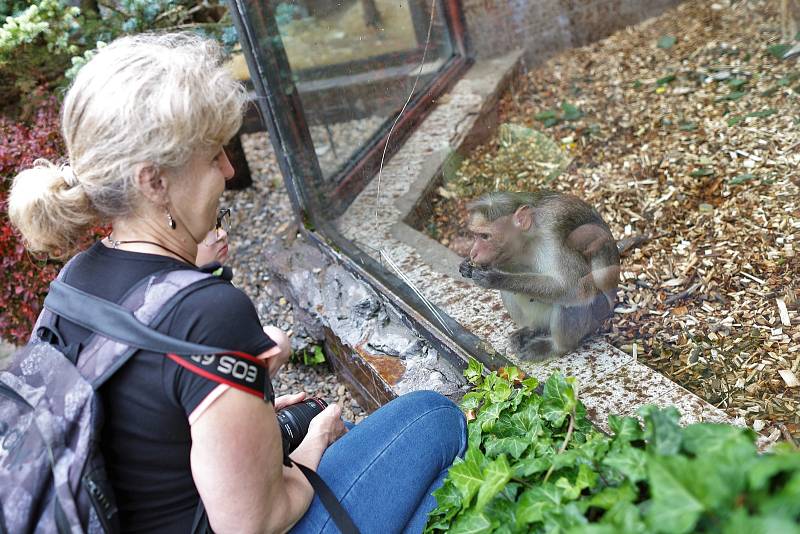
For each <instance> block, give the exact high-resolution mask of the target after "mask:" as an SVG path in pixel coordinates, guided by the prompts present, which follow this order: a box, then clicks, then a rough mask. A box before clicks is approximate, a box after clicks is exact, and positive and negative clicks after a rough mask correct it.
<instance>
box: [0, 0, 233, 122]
mask: <svg viewBox="0 0 800 534" xmlns="http://www.w3.org/2000/svg"><path fill="white" fill-rule="evenodd" d="M73 3H74V2H71V1H68V0H36V1H35V2H33V3H31V4H29V5H28V3H25V4H24V5H26V7H25V9H22V6H23V5H22V4H20V2H17V1H9V0H0V15H5V16H4V17H3V19H2V20H4V22H3V23H2V26H0V109H2V110H3V111H4V112H5V113H4V114H6V115H12V116H13V115H17V116H24V115H25V113H24V110H20V109H19V106H18V105H17V104H18V102H19V100H20V98H21V95H26V97H27V95H28V94H30V93H31V92H32V91H34V89H35V88H37V87H40V88H41V90H40V92H42V93H47V94H51V93H52V92H53V90H54V89H56V88H59V87H63V86H65V85H66V84H67V82H68V81H69V80H71V79H72V78H74V76H75V74H77V72H78V70H79V69H80V68H81V67H82V66H83V64H85V63H86V61H87V60H88V59H89V58H90V57H91V54H92V51H93V50H95V49H96V48H98V47H101V46H103V44H104V43H106V42H110V41H111V40H113V39H115V38H117V37H120V36H122V35H128V34H134V33H140V32H145V31H194V32H197V33H201V34H204V35H206V36H208V37H212V38H215V39H217V40H218V41H219V42H220V43H222V45H223V46H224V48H225V49H226V50H227V51H228V52H230V51H231V49H232V48H233V46H234V45H235V44H236V42H237V35H236V30H235V29H234V27H233V24H232V22H231V19H230V16H229V15H228V11H227V7H226V3H225V2H224V0H206V1H204V2H196V1H194V0H84V1H82V2H81V3H80V4H81V6H82V8H83V9H81V8H78V7H75V6H74V5H73ZM33 105H34V107H35V105H36V104H35V103H34V104H33ZM8 110H11V112H9V111H8Z"/></svg>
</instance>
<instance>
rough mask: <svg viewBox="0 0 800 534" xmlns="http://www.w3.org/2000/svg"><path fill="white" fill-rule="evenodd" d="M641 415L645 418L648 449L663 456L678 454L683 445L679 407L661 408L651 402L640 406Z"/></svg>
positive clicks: (645, 436)
mask: <svg viewBox="0 0 800 534" xmlns="http://www.w3.org/2000/svg"><path fill="white" fill-rule="evenodd" d="M639 415H641V416H642V418H643V419H644V424H645V431H644V438H645V440H647V450H648V451H650V452H653V453H654V454H657V455H661V456H666V455H671V454H677V453H678V450H679V449H680V447H681V428H680V426H679V425H678V421H679V420H680V418H681V414H680V412H679V411H678V410H677V408H675V407H674V406H670V407H669V408H664V409H661V408H659V407H657V406H654V405H652V404H650V405H647V406H643V407H641V408H639Z"/></svg>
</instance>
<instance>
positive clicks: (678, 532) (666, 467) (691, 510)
mask: <svg viewBox="0 0 800 534" xmlns="http://www.w3.org/2000/svg"><path fill="white" fill-rule="evenodd" d="M670 464H671V465H670ZM687 464H688V460H686V459H685V458H683V457H677V456H676V457H669V458H659V457H652V456H651V457H650V458H648V462H647V474H648V479H649V482H650V492H651V494H652V495H653V499H652V500H651V501H650V506H649V508H648V509H647V514H646V521H647V524H648V525H649V527H650V528H651V529H652V530H653V531H655V532H668V533H670V534H682V533H684V532H691V531H692V529H693V528H694V526H695V523H697V519H698V518H699V517H700V514H701V513H702V512H703V505H702V504H701V503H700V502H699V501H698V500H697V499H696V498H695V496H694V495H692V493H691V492H690V491H689V490H688V489H687V488H686V487H685V486H684V485H683V483H682V482H681V481H680V480H679V478H678V477H676V475H675V473H674V472H673V470H683V471H685V470H686V469H687V467H688V466H687Z"/></svg>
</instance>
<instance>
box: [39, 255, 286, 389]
mask: <svg viewBox="0 0 800 534" xmlns="http://www.w3.org/2000/svg"><path fill="white" fill-rule="evenodd" d="M217 282H218V279H217V278H216V277H214V276H213V275H211V274H208V273H203V272H199V271H194V270H171V271H166V272H162V273H158V274H156V275H153V276H150V277H147V278H146V279H145V280H143V281H141V282H140V283H139V284H138V285H137V286H135V287H134V289H133V290H132V291H130V292H129V294H128V295H127V297H126V298H125V299H124V301H123V303H122V304H116V303H113V302H110V301H108V300H105V299H102V298H100V297H97V296H94V295H91V294H89V293H87V292H85V291H82V290H80V289H77V288H75V287H73V286H70V285H69V284H66V283H65V282H63V281H60V280H55V281H53V282H52V283H51V285H50V292H49V293H48V295H47V298H46V299H45V302H44V305H45V308H47V309H48V310H50V311H51V312H52V313H54V314H56V315H58V316H61V317H64V318H65V319H67V320H69V321H72V322H74V323H76V324H78V325H80V326H82V327H84V328H87V329H89V330H92V331H93V332H96V333H98V334H100V335H99V336H94V339H93V340H92V341H91V342H90V343H89V344H88V345H87V346H86V347H85V348H84V349H83V350H82V351H81V357H80V359H79V361H78V363H77V367H78V370H79V371H80V372H81V374H82V375H83V376H84V377H85V378H86V380H88V381H89V382H90V383H91V384H92V386H93V387H94V388H95V389H97V388H99V387H100V386H101V385H102V384H103V383H104V382H105V381H106V380H108V378H109V377H110V376H111V375H112V374H113V373H114V372H115V371H116V370H117V369H119V368H120V367H121V366H122V365H123V364H124V363H125V361H127V359H128V358H129V357H130V356H131V355H132V354H133V353H134V352H136V350H139V349H144V350H149V351H152V352H158V353H163V354H166V355H167V356H168V357H169V358H170V359H172V360H173V361H175V362H176V363H178V364H179V365H182V366H183V367H185V368H187V369H189V370H190V371H192V372H195V373H197V374H200V375H202V376H204V377H206V378H209V379H211V380H214V381H216V382H219V383H224V384H228V385H230V386H232V387H236V388H237V389H241V390H243V391H245V392H247V393H251V394H253V395H257V396H259V397H260V398H262V399H264V400H270V401H272V399H273V397H274V394H273V391H272V384H271V383H270V380H269V374H268V372H267V367H266V364H265V363H264V362H263V361H261V360H259V359H258V358H255V357H253V356H250V355H249V354H244V353H242V352H237V351H230V350H227V349H223V348H220V347H212V346H208V345H201V344H198V343H191V342H189V341H184V340H181V339H177V338H174V337H171V336H168V335H166V334H163V333H161V332H158V331H157V330H155V329H154V328H151V327H150V326H148V325H149V324H154V323H157V322H159V321H160V319H162V318H163V317H164V316H165V315H166V314H167V313H168V312H169V311H170V310H171V309H172V308H174V306H175V305H176V304H177V303H178V302H180V300H182V298H183V297H185V296H186V294H188V293H190V292H192V291H196V290H197V289H198V288H200V287H203V286H205V285H208V284H211V283H217Z"/></svg>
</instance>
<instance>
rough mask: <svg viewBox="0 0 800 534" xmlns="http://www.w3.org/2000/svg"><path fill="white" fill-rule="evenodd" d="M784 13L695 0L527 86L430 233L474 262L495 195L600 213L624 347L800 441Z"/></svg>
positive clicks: (562, 58) (525, 80)
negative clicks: (629, 244)
mask: <svg viewBox="0 0 800 534" xmlns="http://www.w3.org/2000/svg"><path fill="white" fill-rule="evenodd" d="M778 7H779V2H778V1H777V0H769V1H736V2H728V1H721V2H712V1H690V2H686V3H684V4H682V5H681V6H679V7H677V8H675V9H673V10H671V11H669V12H667V13H665V14H664V15H662V16H660V17H658V18H656V19H653V20H650V21H646V22H645V23H642V24H640V25H638V26H636V27H632V28H629V29H626V30H624V31H621V32H619V33H617V34H614V35H612V36H611V37H609V38H607V39H605V40H603V41H601V42H598V43H595V44H592V45H589V46H586V47H583V48H579V49H573V50H570V51H568V52H566V53H563V54H561V55H559V56H557V57H555V58H553V59H551V60H550V61H548V62H547V63H546V64H544V65H543V66H541V67H539V68H537V69H535V70H531V71H530V72H528V73H527V74H526V75H525V76H524V77H522V78H521V79H519V80H517V81H516V82H515V83H514V84H513V86H512V87H511V89H510V90H509V92H508V94H507V95H506V96H505V97H504V99H503V100H502V102H501V122H502V123H504V124H505V126H503V127H501V128H500V130H499V133H498V135H497V136H496V138H495V139H494V140H492V141H491V142H490V143H488V144H487V145H485V146H483V147H480V148H479V149H477V150H476V151H475V153H474V154H472V155H470V156H469V159H467V160H465V161H464V162H462V164H461V167H460V168H459V169H458V171H457V172H455V173H454V174H452V175H449V176H446V177H445V182H444V184H443V187H441V188H440V189H439V191H438V195H437V196H436V199H435V200H434V216H433V218H432V219H431V220H430V221H429V222H428V223H427V226H426V228H425V230H426V231H427V233H428V234H429V235H431V236H432V237H434V238H435V239H437V240H439V241H440V242H441V243H442V244H444V245H447V246H450V247H451V248H453V249H454V250H456V251H457V252H459V253H463V252H464V246H465V244H466V243H467V240H466V238H465V235H464V218H465V211H464V207H463V206H464V203H465V202H466V200H468V199H471V198H474V197H476V196H478V195H480V194H481V193H483V192H486V191H491V190H532V189H536V188H542V187H544V188H549V189H554V190H558V191H564V192H571V193H574V194H577V195H578V196H580V197H582V198H584V199H585V200H586V201H588V202H589V203H590V204H592V205H593V206H595V207H597V209H598V211H599V212H600V213H601V214H602V215H603V217H604V218H605V219H606V221H607V222H608V223H609V225H610V226H611V228H612V230H613V231H614V234H615V236H616V237H617V238H618V239H621V238H630V237H632V236H637V235H641V236H646V237H647V241H645V242H644V243H642V244H641V245H640V246H639V247H636V248H633V249H632V250H631V251H630V253H629V254H627V255H626V256H625V257H624V258H623V264H622V275H621V279H620V291H619V293H618V302H617V308H616V314H615V317H614V319H613V321H612V322H611V326H610V327H609V329H608V332H607V333H606V336H607V338H608V339H609V341H610V342H611V343H612V344H614V345H615V346H617V347H619V348H621V349H623V350H625V351H627V352H635V353H636V355H637V357H638V358H639V360H640V361H642V362H644V363H646V364H647V365H650V366H651V367H654V368H655V369H657V370H659V371H660V372H662V373H664V374H665V375H666V376H668V377H670V378H671V379H673V380H674V381H676V382H678V383H680V384H682V385H683V386H685V387H687V388H688V389H690V390H691V391H693V392H695V393H697V394H698V395H700V396H701V397H703V398H705V399H706V400H708V401H709V402H711V403H712V404H714V405H716V406H719V407H721V408H722V409H724V410H726V411H727V412H728V413H729V414H730V415H732V416H736V417H739V416H741V417H744V418H745V419H746V420H747V422H748V423H749V424H750V425H752V426H753V428H755V429H756V430H758V431H760V432H762V433H763V434H765V435H771V436H773V437H778V436H781V437H782V439H786V440H789V441H794V440H800V411H799V410H800V381H799V380H798V377H800V305H799V304H798V300H799V299H800V258H799V257H798V248H800V174H798V172H797V167H798V163H799V162H800V129H799V125H800V105H799V104H800V68H798V63H797V62H798V61H799V60H798V59H791V60H783V59H781V56H782V54H783V52H785V50H786V49H787V48H788V44H789V43H781V34H780V28H781V22H780V20H779V18H778Z"/></svg>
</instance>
